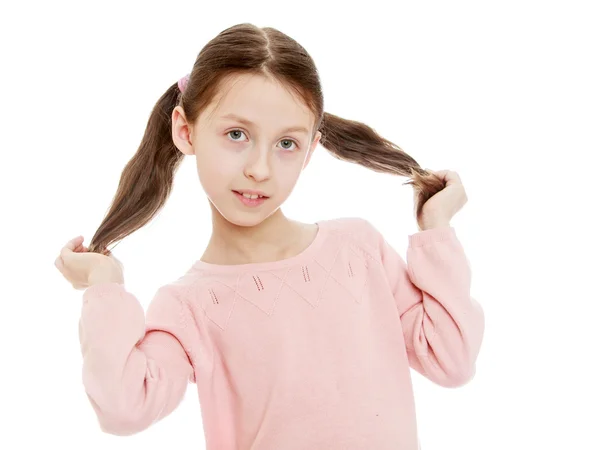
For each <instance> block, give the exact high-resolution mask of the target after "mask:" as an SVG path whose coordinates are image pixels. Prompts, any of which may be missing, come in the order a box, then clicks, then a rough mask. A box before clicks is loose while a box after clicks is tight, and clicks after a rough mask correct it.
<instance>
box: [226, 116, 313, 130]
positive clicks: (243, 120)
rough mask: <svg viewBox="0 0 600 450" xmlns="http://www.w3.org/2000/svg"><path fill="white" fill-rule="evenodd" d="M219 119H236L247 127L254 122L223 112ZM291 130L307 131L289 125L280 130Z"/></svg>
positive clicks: (300, 127)
mask: <svg viewBox="0 0 600 450" xmlns="http://www.w3.org/2000/svg"><path fill="white" fill-rule="evenodd" d="M221 119H232V120H237V121H238V122H240V123H243V124H244V125H247V126H249V127H253V126H255V124H254V123H253V122H252V121H250V120H248V119H245V118H244V117H241V116H238V115H236V114H225V115H224V116H221ZM292 131H303V132H305V133H308V129H307V128H306V127H303V126H296V127H289V128H287V129H285V130H281V132H282V133H289V132H292Z"/></svg>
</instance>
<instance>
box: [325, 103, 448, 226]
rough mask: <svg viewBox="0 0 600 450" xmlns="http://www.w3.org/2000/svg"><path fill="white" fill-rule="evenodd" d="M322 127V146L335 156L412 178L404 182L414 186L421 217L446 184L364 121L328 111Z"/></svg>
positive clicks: (377, 169) (416, 207)
mask: <svg viewBox="0 0 600 450" xmlns="http://www.w3.org/2000/svg"><path fill="white" fill-rule="evenodd" d="M319 130H320V131H321V134H322V137H321V141H320V143H321V145H323V147H325V148H326V149H327V150H328V151H329V152H330V153H331V154H332V155H333V156H334V157H335V158H337V159H340V160H342V161H347V162H351V163H355V164H360V165H361V166H364V167H366V168H368V169H371V170H374V171H376V172H383V173H391V174H394V175H401V176H404V177H409V178H411V180H409V181H407V182H405V183H403V184H409V185H412V186H413V188H414V189H415V191H416V192H415V193H416V195H417V201H416V205H415V214H416V216H417V217H420V216H421V212H422V210H423V205H424V204H425V202H426V201H427V200H429V199H430V198H431V197H432V196H433V195H435V194H436V193H437V192H439V191H441V190H442V189H444V187H445V183H444V182H443V181H442V180H441V179H440V178H438V177H437V176H436V175H434V174H432V173H430V172H428V171H427V170H425V169H422V168H421V166H420V165H419V164H418V163H417V161H416V160H415V159H414V158H413V157H412V156H410V155H408V154H407V153H405V152H404V151H403V150H402V149H401V148H400V147H398V146H397V145H396V144H394V143H393V142H390V141H388V140H387V139H385V138H383V137H382V136H380V135H379V134H377V132H376V131H375V130H373V129H372V128H371V127H369V126H368V125H365V124H364V123H361V122H356V121H353V120H347V119H343V118H341V117H339V116H336V115H334V114H330V113H327V112H325V113H324V114H323V120H322V122H321V127H320V129H319Z"/></svg>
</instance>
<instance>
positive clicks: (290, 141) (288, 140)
mask: <svg viewBox="0 0 600 450" xmlns="http://www.w3.org/2000/svg"><path fill="white" fill-rule="evenodd" d="M231 133H238V135H239V133H241V134H245V133H244V132H243V131H242V130H239V129H235V130H231V131H228V132H227V136H231V135H232V134H231ZM232 140H233V142H241V141H240V140H238V139H232ZM279 142H286V143H288V145H289V143H292V144H294V145H295V146H296V147H284V148H283V149H284V150H288V151H293V150H295V149H296V148H298V147H299V145H298V143H297V142H296V141H295V140H293V139H282V140H281V141H279Z"/></svg>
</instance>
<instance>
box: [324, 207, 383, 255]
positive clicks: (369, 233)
mask: <svg viewBox="0 0 600 450" xmlns="http://www.w3.org/2000/svg"><path fill="white" fill-rule="evenodd" d="M321 223H322V224H324V226H325V228H326V229H327V230H328V231H329V232H330V233H332V234H336V235H338V236H340V237H342V238H345V239H346V240H348V241H350V243H351V244H352V245H354V246H357V247H359V248H361V249H362V250H364V251H366V252H368V253H369V254H370V255H371V256H373V257H377V258H378V257H379V256H380V253H379V250H380V243H381V239H382V236H381V233H380V232H379V230H377V228H375V226H374V225H373V224H372V223H371V222H369V221H368V220H367V219H363V218H362V217H340V218H337V219H330V220H326V221H323V222H321Z"/></svg>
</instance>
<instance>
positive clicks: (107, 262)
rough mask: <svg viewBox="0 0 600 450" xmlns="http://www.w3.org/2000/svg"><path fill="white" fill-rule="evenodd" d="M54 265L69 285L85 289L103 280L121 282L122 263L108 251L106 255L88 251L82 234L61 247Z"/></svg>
mask: <svg viewBox="0 0 600 450" xmlns="http://www.w3.org/2000/svg"><path fill="white" fill-rule="evenodd" d="M54 265H55V266H56V268H57V269H58V270H59V271H60V273H62V274H63V276H64V277H65V278H66V279H67V281H68V282H70V283H71V285H72V286H73V287H74V288H75V289H78V290H82V289H87V288H88V287H90V286H91V285H93V284H95V283H100V282H103V281H107V282H116V283H123V282H124V281H123V279H124V277H123V264H121V262H120V261H119V260H118V259H117V258H115V257H114V256H113V255H112V254H111V253H110V252H108V255H103V254H100V253H93V252H92V253H90V252H89V251H88V248H87V247H86V246H84V245H83V236H78V237H76V238H74V239H71V240H70V241H69V242H67V243H66V245H65V246H64V247H63V248H62V249H61V251H60V254H59V255H58V258H56V260H55V261H54Z"/></svg>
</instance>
